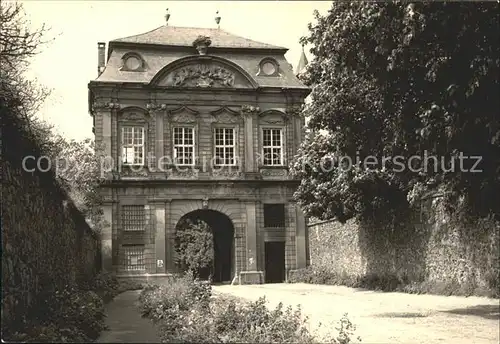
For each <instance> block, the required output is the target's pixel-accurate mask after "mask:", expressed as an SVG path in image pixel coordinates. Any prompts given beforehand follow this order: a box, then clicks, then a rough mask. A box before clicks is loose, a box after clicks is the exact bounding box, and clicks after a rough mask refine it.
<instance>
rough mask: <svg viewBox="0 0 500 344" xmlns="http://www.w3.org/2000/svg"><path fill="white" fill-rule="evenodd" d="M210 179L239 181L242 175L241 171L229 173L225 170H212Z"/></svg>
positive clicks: (229, 171)
mask: <svg viewBox="0 0 500 344" xmlns="http://www.w3.org/2000/svg"><path fill="white" fill-rule="evenodd" d="M212 177H214V178H217V179H219V178H220V179H241V177H242V173H241V171H238V170H236V171H234V170H233V171H231V170H227V169H220V170H213V171H212Z"/></svg>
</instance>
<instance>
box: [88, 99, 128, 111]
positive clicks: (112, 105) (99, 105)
mask: <svg viewBox="0 0 500 344" xmlns="http://www.w3.org/2000/svg"><path fill="white" fill-rule="evenodd" d="M120 108H121V105H120V104H119V103H117V102H113V101H111V102H94V103H93V104H92V109H93V110H107V109H109V110H111V109H115V110H117V109H120Z"/></svg>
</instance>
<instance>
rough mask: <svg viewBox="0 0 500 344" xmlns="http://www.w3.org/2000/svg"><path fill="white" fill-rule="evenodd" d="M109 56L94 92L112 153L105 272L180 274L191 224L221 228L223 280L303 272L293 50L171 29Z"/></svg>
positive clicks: (122, 42) (302, 91)
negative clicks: (180, 240) (183, 226)
mask: <svg viewBox="0 0 500 344" xmlns="http://www.w3.org/2000/svg"><path fill="white" fill-rule="evenodd" d="M105 50H106V44H105V43H98V78H97V79H96V80H94V81H91V82H90V83H89V85H88V87H89V107H90V113H91V115H92V117H93V120H94V127H93V131H94V134H95V140H96V145H97V146H98V147H101V148H102V150H103V151H102V154H103V156H105V157H107V159H105V163H103V164H102V166H101V168H102V173H103V175H104V176H105V178H106V179H107V180H106V181H105V182H104V183H103V184H102V187H101V192H102V195H103V197H104V205H103V212H104V220H105V222H104V228H103V230H102V263H103V268H104V269H105V270H107V271H114V272H116V273H117V274H118V275H119V276H122V277H139V276H142V277H144V276H148V278H152V277H160V276H168V275H170V274H172V273H175V272H178V271H179V268H178V266H177V264H176V260H175V247H176V230H177V229H178V228H177V227H178V224H179V222H180V221H182V219H186V218H190V219H201V220H204V221H205V222H206V223H207V224H208V225H209V226H210V227H211V228H212V231H213V236H214V252H215V253H214V260H213V266H212V268H211V275H212V279H213V280H214V281H216V282H231V281H232V282H233V283H264V282H282V281H285V280H286V279H287V276H288V274H289V272H290V271H292V270H295V269H298V268H304V267H305V266H306V263H307V256H308V250H307V244H308V240H307V231H306V222H305V219H304V215H303V213H302V211H301V210H300V208H299V207H298V206H297V205H296V204H295V203H294V202H293V200H292V195H293V193H294V191H295V189H296V187H297V185H298V181H297V180H293V179H292V178H290V177H289V172H288V167H287V164H288V162H289V160H290V159H291V158H292V157H293V155H294V154H295V152H296V151H297V148H298V147H299V144H300V143H301V141H302V140H303V138H304V131H303V128H304V119H303V118H302V117H301V116H300V115H299V113H300V107H301V105H302V104H303V102H304V99H305V97H306V96H307V95H308V94H309V92H310V90H309V89H308V88H307V87H305V86H304V85H303V84H302V83H301V82H300V81H299V80H298V79H297V77H296V76H295V74H294V73H293V71H292V67H291V65H290V64H289V63H288V62H287V61H286V59H285V57H284V54H285V52H286V51H287V49H286V48H282V47H278V46H273V45H270V44H265V43H259V42H255V41H252V40H249V39H246V38H242V37H238V36H235V35H232V34H230V33H228V32H225V31H223V30H220V29H203V28H185V27H171V26H167V25H165V26H162V27H159V28H157V29H155V30H153V31H150V32H147V33H144V34H140V35H137V36H131V37H126V38H122V39H117V40H114V41H111V42H109V46H108V51H107V55H106V53H105ZM303 58H305V56H303ZM301 60H302V59H301Z"/></svg>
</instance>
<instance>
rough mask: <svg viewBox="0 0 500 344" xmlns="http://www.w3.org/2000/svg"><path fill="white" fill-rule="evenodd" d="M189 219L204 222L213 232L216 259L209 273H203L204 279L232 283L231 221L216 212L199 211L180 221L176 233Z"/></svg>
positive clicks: (186, 215) (232, 236) (232, 231)
mask: <svg viewBox="0 0 500 344" xmlns="http://www.w3.org/2000/svg"><path fill="white" fill-rule="evenodd" d="M185 219H189V220H191V221H194V222H197V221H203V222H205V223H206V224H207V225H208V226H209V227H210V228H211V230H212V234H213V240H214V259H213V265H212V267H211V268H210V269H209V271H201V272H200V273H201V276H200V277H202V278H204V277H205V278H206V277H208V275H209V274H211V275H212V280H213V282H216V283H221V282H230V281H231V280H232V277H233V273H234V259H233V256H234V226H233V222H232V221H231V219H230V218H229V217H228V216H227V215H225V214H223V213H221V212H219V211H215V210H210V209H199V210H194V211H192V212H189V213H187V214H185V215H184V216H183V217H181V219H180V220H179V221H178V223H177V225H176V231H177V230H181V229H179V228H178V227H179V223H181V222H182V221H184V220H185Z"/></svg>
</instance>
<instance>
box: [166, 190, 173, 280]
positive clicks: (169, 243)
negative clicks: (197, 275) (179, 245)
mask: <svg viewBox="0 0 500 344" xmlns="http://www.w3.org/2000/svg"><path fill="white" fill-rule="evenodd" d="M171 206H172V204H171V201H170V200H167V201H166V202H165V243H166V246H165V260H166V261H165V268H166V272H167V273H173V272H175V271H176V267H175V225H176V223H174V222H172V212H171Z"/></svg>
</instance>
